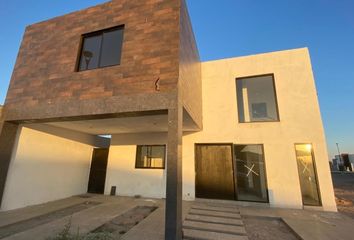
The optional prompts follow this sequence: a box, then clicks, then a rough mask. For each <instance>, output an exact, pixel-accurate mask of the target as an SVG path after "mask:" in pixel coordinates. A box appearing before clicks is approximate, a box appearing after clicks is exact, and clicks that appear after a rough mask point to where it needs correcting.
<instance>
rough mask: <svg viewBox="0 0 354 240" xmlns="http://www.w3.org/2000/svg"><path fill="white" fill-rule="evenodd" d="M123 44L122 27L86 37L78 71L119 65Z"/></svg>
mask: <svg viewBox="0 0 354 240" xmlns="http://www.w3.org/2000/svg"><path fill="white" fill-rule="evenodd" d="M122 43H123V28H122V27H119V28H113V29H108V30H103V31H100V32H95V33H90V34H86V35H84V37H83V43H82V49H81V52H80V62H79V69H78V70H79V71H83V70H89V69H94V68H100V67H107V66H113V65H119V64H120V58H121V52H122Z"/></svg>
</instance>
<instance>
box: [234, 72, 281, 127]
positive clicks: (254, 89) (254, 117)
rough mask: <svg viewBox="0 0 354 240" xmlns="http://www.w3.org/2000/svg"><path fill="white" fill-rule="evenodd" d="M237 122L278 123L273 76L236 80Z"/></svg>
mask: <svg viewBox="0 0 354 240" xmlns="http://www.w3.org/2000/svg"><path fill="white" fill-rule="evenodd" d="M236 89H237V90H236V91H237V107H238V118H239V122H241V123H244V122H272V121H279V115H278V106H277V99H276V94H275V86H274V75H273V74H270V75H263V76H255V77H245V78H237V79H236Z"/></svg>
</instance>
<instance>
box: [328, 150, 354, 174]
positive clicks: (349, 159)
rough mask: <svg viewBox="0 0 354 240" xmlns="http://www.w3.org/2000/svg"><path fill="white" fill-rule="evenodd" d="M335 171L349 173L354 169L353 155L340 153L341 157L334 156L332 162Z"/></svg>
mask: <svg viewBox="0 0 354 240" xmlns="http://www.w3.org/2000/svg"><path fill="white" fill-rule="evenodd" d="M332 162H333V165H334V169H335V170H337V171H338V170H340V171H350V172H352V171H353V169H354V154H348V153H341V155H340V156H339V155H335V156H334V158H333V160H332Z"/></svg>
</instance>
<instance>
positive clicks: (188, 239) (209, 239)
mask: <svg viewBox="0 0 354 240" xmlns="http://www.w3.org/2000/svg"><path fill="white" fill-rule="evenodd" d="M183 232H184V239H185V240H248V237H247V236H240V235H234V234H227V233H219V232H210V231H202V230H195V229H184V230H183Z"/></svg>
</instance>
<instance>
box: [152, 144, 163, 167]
mask: <svg viewBox="0 0 354 240" xmlns="http://www.w3.org/2000/svg"><path fill="white" fill-rule="evenodd" d="M150 159H151V167H152V168H163V167H164V159H165V146H152V147H151V154H150Z"/></svg>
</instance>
